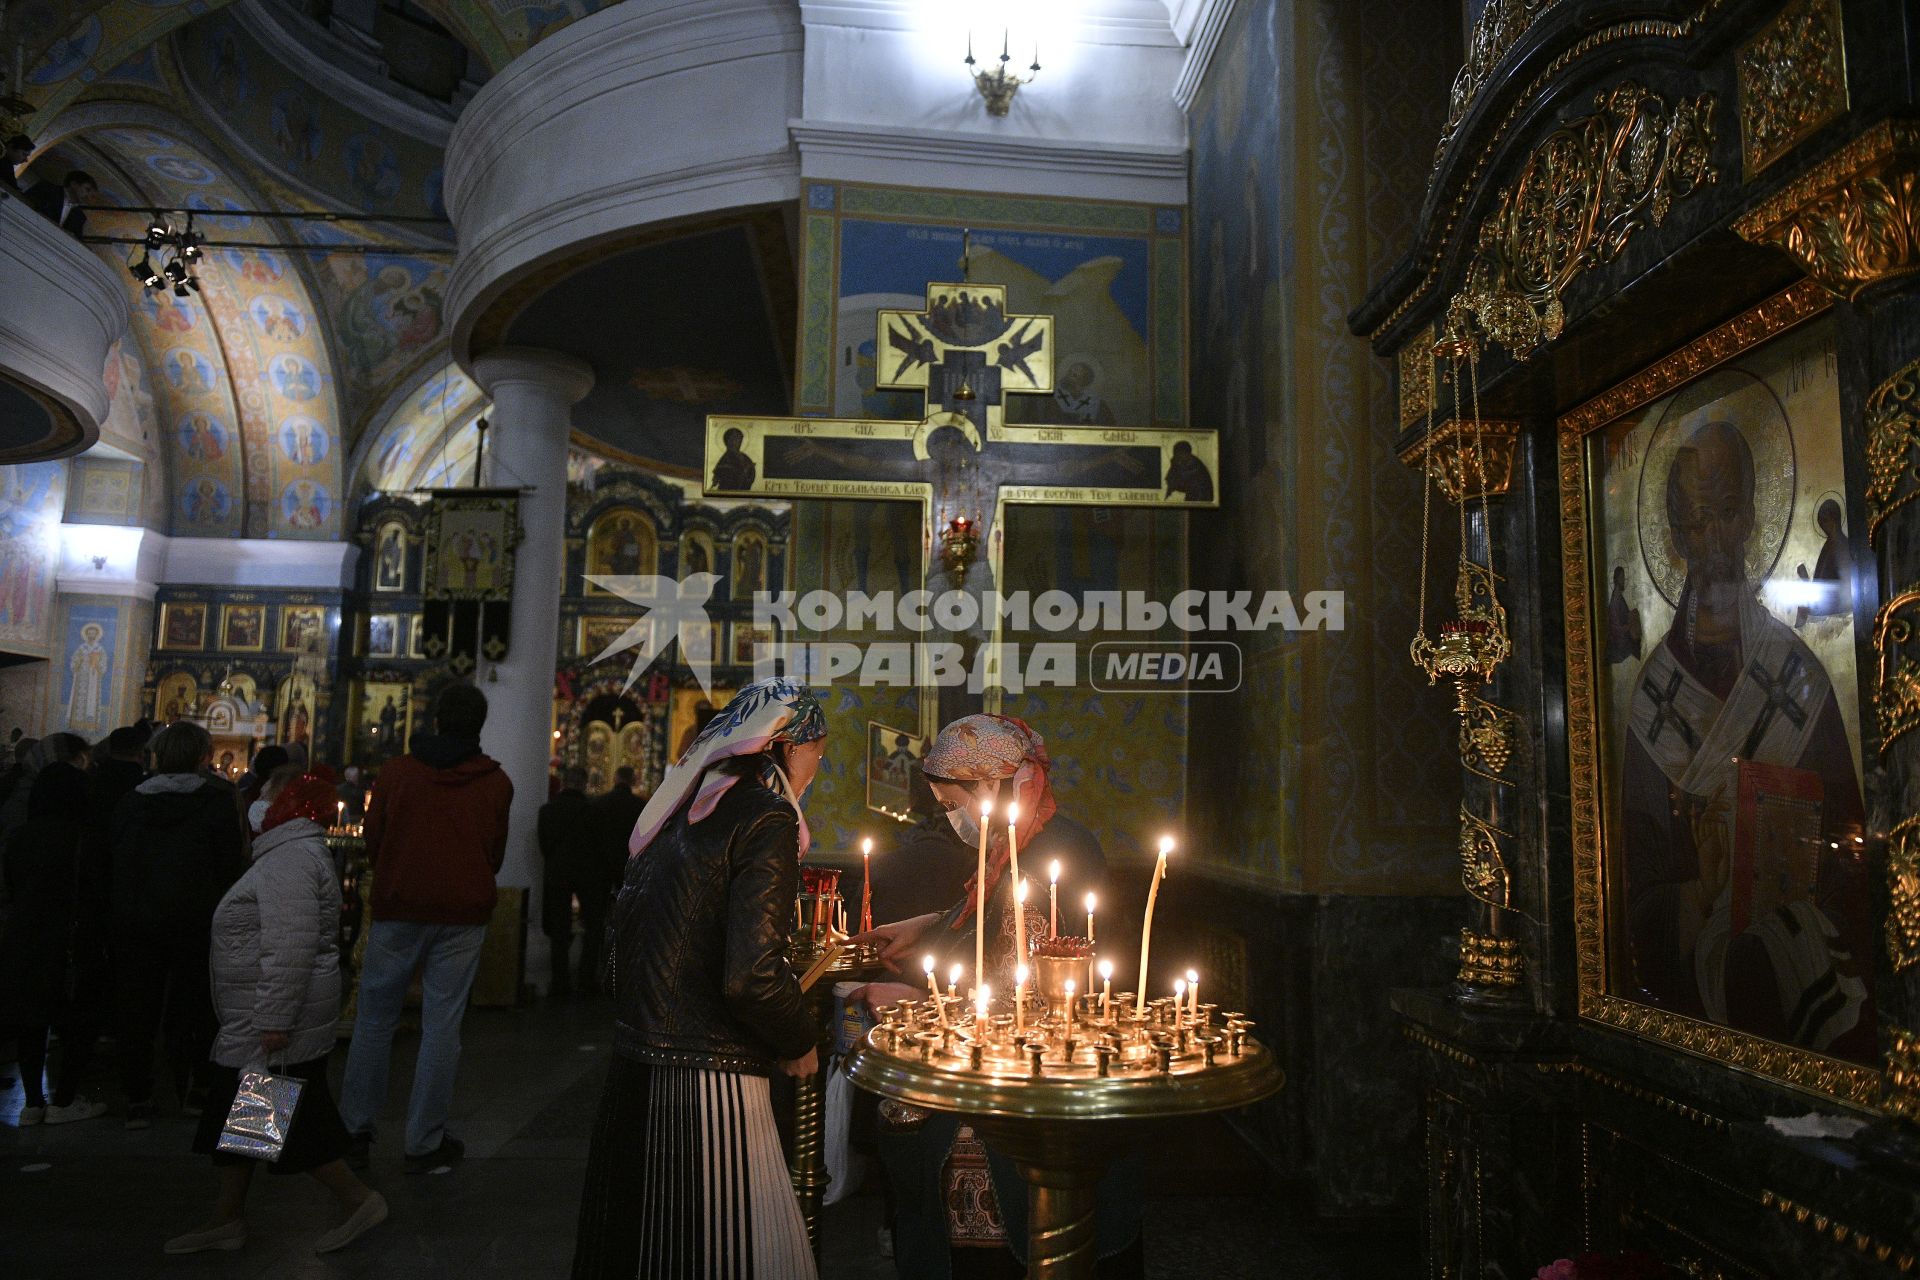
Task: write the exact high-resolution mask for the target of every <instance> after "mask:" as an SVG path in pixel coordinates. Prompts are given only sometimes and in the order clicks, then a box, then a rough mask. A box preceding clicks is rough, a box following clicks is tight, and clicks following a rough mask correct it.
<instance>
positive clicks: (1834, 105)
mask: <svg viewBox="0 0 1920 1280" xmlns="http://www.w3.org/2000/svg"><path fill="white" fill-rule="evenodd" d="M1736 69H1737V72H1738V76H1739V81H1740V152H1741V156H1742V157H1743V159H1744V160H1745V164H1746V176H1747V177H1748V178H1752V177H1753V176H1754V175H1755V174H1756V173H1759V172H1760V171H1761V170H1762V169H1764V168H1766V167H1767V166H1768V165H1770V164H1772V163H1773V162H1774V161H1775V160H1778V159H1779V158H1780V157H1781V156H1783V155H1785V154H1787V152H1789V151H1791V150H1793V148H1794V147H1795V146H1796V145H1798V144H1799V143H1800V142H1801V141H1802V140H1804V139H1805V138H1806V137H1807V136H1808V135H1809V134H1811V133H1813V131H1814V130H1816V129H1818V128H1819V127H1820V126H1821V125H1823V124H1825V123H1827V122H1828V121H1829V120H1832V119H1834V118H1835V117H1837V116H1839V115H1841V114H1843V113H1844V112H1845V111H1846V109H1847V56H1846V46H1845V43H1844V40H1843V38H1842V31H1841V27H1840V4H1839V0H1795V2H1794V3H1793V4H1790V5H1788V6H1787V7H1786V8H1785V9H1784V10H1782V11H1781V13H1780V16H1779V17H1777V18H1775V19H1774V20H1773V21H1772V22H1770V23H1768V24H1767V26H1766V27H1765V28H1764V29H1763V30H1762V31H1761V32H1760V33H1759V34H1758V35H1756V36H1754V38H1753V39H1751V40H1749V41H1747V43H1746V44H1744V45H1742V46H1741V48H1740V54H1739V57H1738V58H1737V59H1736Z"/></svg>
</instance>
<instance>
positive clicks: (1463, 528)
mask: <svg viewBox="0 0 1920 1280" xmlns="http://www.w3.org/2000/svg"><path fill="white" fill-rule="evenodd" d="M1449 365H1450V367H1451V369H1452V371H1453V420H1454V422H1455V423H1456V424H1457V423H1458V422H1459V421H1460V357H1459V356H1455V357H1453V359H1452V360H1451V361H1450V362H1449ZM1455 430H1458V427H1457V426H1456V427H1455ZM1459 479H1460V492H1459V493H1458V494H1456V495H1455V496H1456V498H1457V499H1458V501H1459V505H1460V568H1461V570H1462V571H1463V572H1464V571H1465V570H1466V568H1467V566H1468V565H1469V564H1470V563H1472V557H1471V556H1469V555H1468V554H1467V468H1466V464H1465V462H1464V460H1463V461H1462V463H1461V466H1460V471H1459Z"/></svg>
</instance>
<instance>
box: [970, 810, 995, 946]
mask: <svg viewBox="0 0 1920 1280" xmlns="http://www.w3.org/2000/svg"><path fill="white" fill-rule="evenodd" d="M991 817H993V801H991V800H983V801H981V802H980V868H979V870H977V871H976V872H974V876H973V884H974V898H973V973H974V976H975V977H976V978H978V977H984V976H985V974H986V972H987V827H988V819H990V818H991Z"/></svg>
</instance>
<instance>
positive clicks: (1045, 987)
mask: <svg viewBox="0 0 1920 1280" xmlns="http://www.w3.org/2000/svg"><path fill="white" fill-rule="evenodd" d="M1092 959H1093V944H1092V943H1091V942H1088V941H1087V940H1086V939H1085V938H1069V937H1056V938H1042V939H1040V940H1039V941H1038V942H1036V943H1034V944H1033V976H1034V984H1033V985H1034V987H1035V989H1036V990H1037V991H1038V993H1039V995H1040V998H1041V999H1042V1000H1044V1001H1045V1002H1046V1006H1047V1008H1049V1009H1051V1010H1054V1011H1056V1012H1058V1011H1059V1010H1060V1009H1061V1008H1062V1006H1064V1005H1065V1004H1066V1000H1067V983H1069V982H1071V983H1073V985H1074V990H1075V991H1076V992H1081V993H1084V992H1085V991H1086V990H1087V962H1088V961H1090V960H1092Z"/></svg>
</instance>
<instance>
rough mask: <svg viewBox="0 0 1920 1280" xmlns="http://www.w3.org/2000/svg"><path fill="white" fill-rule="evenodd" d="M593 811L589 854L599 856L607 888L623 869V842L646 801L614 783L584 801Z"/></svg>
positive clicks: (626, 840) (625, 853) (629, 838)
mask: <svg viewBox="0 0 1920 1280" xmlns="http://www.w3.org/2000/svg"><path fill="white" fill-rule="evenodd" d="M587 804H588V805H589V806H591V808H592V812H593V836H592V839H593V856H594V857H595V858H596V859H598V860H599V863H600V867H601V874H602V875H604V876H605V877H606V878H607V890H608V892H612V891H613V889H614V888H616V887H617V886H618V885H619V884H620V880H621V877H623V876H624V875H625V874H626V870H627V843H628V841H630V840H632V839H633V826H634V824H635V823H636V822H638V821H640V814H641V812H642V811H643V810H645V809H646V807H647V802H646V801H645V800H642V799H641V798H640V797H639V796H637V795H635V794H633V792H631V791H629V790H628V789H627V788H625V787H615V788H614V789H613V790H611V791H608V792H606V793H605V794H603V795H597V796H595V797H594V798H593V799H591V800H589V801H587Z"/></svg>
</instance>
